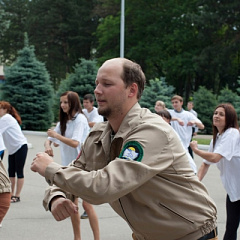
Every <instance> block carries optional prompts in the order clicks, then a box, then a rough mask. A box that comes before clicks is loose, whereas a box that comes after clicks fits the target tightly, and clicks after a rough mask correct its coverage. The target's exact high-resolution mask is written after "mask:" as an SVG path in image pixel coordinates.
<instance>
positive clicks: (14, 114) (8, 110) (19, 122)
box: [0, 101, 22, 125]
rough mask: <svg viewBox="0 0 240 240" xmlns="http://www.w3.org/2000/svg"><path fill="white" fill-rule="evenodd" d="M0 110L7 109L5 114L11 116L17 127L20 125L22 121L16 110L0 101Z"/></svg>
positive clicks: (7, 103)
mask: <svg viewBox="0 0 240 240" xmlns="http://www.w3.org/2000/svg"><path fill="white" fill-rule="evenodd" d="M0 108H3V109H7V113H8V114H10V115H12V116H13V117H14V118H15V119H16V120H17V122H18V124H19V125H21V124H22V119H21V117H20V115H19V114H18V112H17V110H16V109H15V108H14V107H13V106H12V105H11V104H10V103H9V102H5V101H0Z"/></svg>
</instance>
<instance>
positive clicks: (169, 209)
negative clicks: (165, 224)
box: [159, 203, 194, 224]
mask: <svg viewBox="0 0 240 240" xmlns="http://www.w3.org/2000/svg"><path fill="white" fill-rule="evenodd" d="M159 205H160V206H162V207H164V208H165V209H167V210H168V211H170V212H172V213H173V214H175V215H177V216H179V217H180V218H182V219H184V220H186V221H188V222H190V223H192V224H194V221H192V220H190V219H188V218H186V217H184V216H182V215H180V214H179V213H177V212H175V211H173V210H172V209H171V208H169V207H167V206H165V205H163V204H162V203H159Z"/></svg>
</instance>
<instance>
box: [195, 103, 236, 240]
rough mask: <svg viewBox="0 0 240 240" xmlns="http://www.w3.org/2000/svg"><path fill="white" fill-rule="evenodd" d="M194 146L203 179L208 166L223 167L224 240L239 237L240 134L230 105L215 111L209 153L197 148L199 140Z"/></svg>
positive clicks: (234, 112)
mask: <svg viewBox="0 0 240 240" xmlns="http://www.w3.org/2000/svg"><path fill="white" fill-rule="evenodd" d="M190 145H191V148H192V150H193V151H194V153H196V154H197V155H199V156H200V157H202V158H204V161H203V163H202V165H201V167H200V169H199V171H198V177H199V179H200V180H202V179H203V177H204V176H205V175H206V173H207V171H208V169H209V166H210V165H211V164H212V163H216V164H217V167H218V169H219V170H220V176H221V180H222V183H223V186H224V188H225V190H226V192H227V200H226V211H227V222H226V231H225V235H224V240H236V239H237V229H238V226H239V221H240V182H239V173H240V134H239V126H238V121H237V114H236V111H235V109H234V107H233V106H232V105H231V104H220V105H218V106H217V107H216V109H215V111H214V114H213V140H212V141H211V143H210V148H209V152H204V151H201V150H199V149H198V147H197V142H196V141H193V142H191V144H190Z"/></svg>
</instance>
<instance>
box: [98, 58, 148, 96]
mask: <svg viewBox="0 0 240 240" xmlns="http://www.w3.org/2000/svg"><path fill="white" fill-rule="evenodd" d="M109 66H114V67H115V69H116V70H119V72H120V73H121V74H120V76H121V78H122V80H123V82H124V84H125V86H126V87H128V86H130V85H131V84H132V83H136V84H137V85H138V94H137V98H138V100H139V99H140V98H141V96H142V93H143V90H144V85H145V82H146V78H145V75H144V73H143V71H142V68H141V67H140V65H139V64H137V63H135V62H133V61H131V60H129V59H126V58H112V59H109V60H107V61H105V62H104V63H103V65H102V66H101V68H102V67H109Z"/></svg>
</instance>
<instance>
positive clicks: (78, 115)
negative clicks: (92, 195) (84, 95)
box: [45, 91, 100, 240]
mask: <svg viewBox="0 0 240 240" xmlns="http://www.w3.org/2000/svg"><path fill="white" fill-rule="evenodd" d="M59 119H60V122H59V123H58V124H57V126H56V128H55V129H54V130H52V129H49V130H48V131H47V134H48V136H49V137H48V140H47V141H46V142H45V152H46V153H48V154H49V155H50V156H53V150H52V148H51V143H53V145H54V146H55V147H57V146H60V151H61V160H62V165H63V166H67V165H68V164H70V163H71V162H72V161H73V160H75V159H76V158H77V156H78V154H79V153H80V151H81V146H82V144H83V143H84V141H85V139H86V137H87V135H88V133H89V126H88V121H87V118H86V117H85V115H84V114H83V112H82V107H81V103H80V99H79V96H78V94H77V93H76V92H72V91H67V92H65V93H63V94H62V95H61V97H60V109H59ZM74 203H75V204H76V205H78V198H76V199H75V202H74ZM82 205H83V208H84V210H85V211H86V212H87V214H88V216H89V221H90V225H91V227H92V231H93V235H94V240H99V239H100V236H99V226H98V219H97V215H96V213H95V210H94V208H93V206H92V205H91V204H89V203H87V202H85V201H83V202H82ZM71 220H72V225H73V232H74V240H80V239H81V234H80V216H79V214H74V215H73V216H72V217H71Z"/></svg>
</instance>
